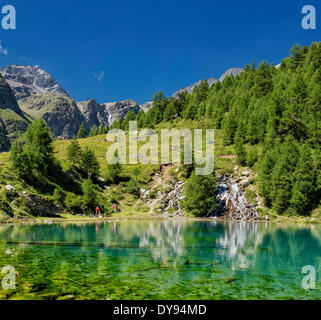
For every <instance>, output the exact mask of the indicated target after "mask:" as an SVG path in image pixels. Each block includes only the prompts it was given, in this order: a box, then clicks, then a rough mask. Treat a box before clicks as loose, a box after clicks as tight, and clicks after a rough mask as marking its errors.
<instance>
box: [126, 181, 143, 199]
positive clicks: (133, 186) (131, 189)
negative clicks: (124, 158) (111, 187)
mask: <svg viewBox="0 0 321 320" xmlns="http://www.w3.org/2000/svg"><path fill="white" fill-rule="evenodd" d="M127 192H128V193H129V194H132V195H134V196H138V197H139V196H140V188H139V186H138V184H137V182H136V181H135V180H130V181H129V182H128V183H127Z"/></svg>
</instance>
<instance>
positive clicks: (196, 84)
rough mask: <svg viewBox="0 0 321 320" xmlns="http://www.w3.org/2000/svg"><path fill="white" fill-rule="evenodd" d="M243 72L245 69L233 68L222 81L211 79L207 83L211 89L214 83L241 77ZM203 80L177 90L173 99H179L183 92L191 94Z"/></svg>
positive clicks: (224, 75)
mask: <svg viewBox="0 0 321 320" xmlns="http://www.w3.org/2000/svg"><path fill="white" fill-rule="evenodd" d="M241 72H243V69H242V68H231V69H228V70H226V71H225V72H224V74H223V75H222V76H221V78H220V80H218V79H216V78H210V79H207V80H206V81H207V83H208V85H209V87H210V86H211V85H212V84H213V83H216V82H218V81H221V82H222V81H223V80H224V79H225V78H226V77H228V76H231V75H232V76H233V77H236V76H237V75H239V74H240V73H241ZM201 81H202V80H200V81H198V82H196V83H194V84H191V85H190V86H188V87H185V88H183V89H179V90H177V91H176V92H174V94H173V95H172V97H173V98H177V97H178V94H179V93H182V92H185V91H187V92H189V93H192V92H193V90H194V88H195V87H196V86H198V85H200V83H201Z"/></svg>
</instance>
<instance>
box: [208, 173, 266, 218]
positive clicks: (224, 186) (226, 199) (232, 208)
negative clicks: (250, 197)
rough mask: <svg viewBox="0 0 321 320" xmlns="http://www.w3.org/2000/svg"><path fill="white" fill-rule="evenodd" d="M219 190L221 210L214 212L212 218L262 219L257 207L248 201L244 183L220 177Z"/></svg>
mask: <svg viewBox="0 0 321 320" xmlns="http://www.w3.org/2000/svg"><path fill="white" fill-rule="evenodd" d="M217 190H218V194H217V200H218V202H219V208H218V209H217V210H215V211H214V213H213V214H212V217H220V216H224V217H225V218H227V219H231V220H237V221H246V220H261V219H262V218H261V217H260V216H259V214H258V212H257V211H256V209H255V207H254V206H253V205H252V204H249V203H248V202H247V201H246V198H245V190H244V181H242V180H241V181H237V180H233V179H231V178H230V177H228V176H219V177H218V179H217Z"/></svg>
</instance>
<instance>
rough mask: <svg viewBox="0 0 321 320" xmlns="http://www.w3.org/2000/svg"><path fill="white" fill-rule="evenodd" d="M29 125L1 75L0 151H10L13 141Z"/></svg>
mask: <svg viewBox="0 0 321 320" xmlns="http://www.w3.org/2000/svg"><path fill="white" fill-rule="evenodd" d="M28 125H29V121H28V120H27V119H26V117H25V115H24V114H23V112H22V110H21V109H20V108H19V105H18V103H17V100H16V98H15V96H14V94H13V91H12V90H11V88H10V86H9V85H8V84H7V82H6V80H5V79H4V78H2V77H1V76H0V152H3V151H8V150H9V148H10V145H11V143H12V142H13V140H14V139H16V138H17V137H18V136H19V135H20V134H21V133H23V132H24V131H25V130H26V129H27V127H28Z"/></svg>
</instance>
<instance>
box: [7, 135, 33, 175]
mask: <svg viewBox="0 0 321 320" xmlns="http://www.w3.org/2000/svg"><path fill="white" fill-rule="evenodd" d="M10 161H11V165H12V169H13V170H14V172H15V173H16V174H17V175H18V177H19V178H22V179H25V180H28V178H30V174H31V170H32V169H31V165H30V162H29V159H28V157H27V156H26V155H25V154H24V151H23V147H22V144H21V143H20V142H19V141H15V142H14V143H13V145H12V147H11V150H10Z"/></svg>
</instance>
